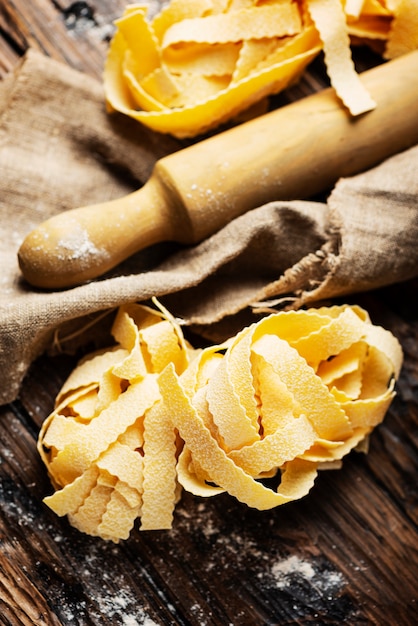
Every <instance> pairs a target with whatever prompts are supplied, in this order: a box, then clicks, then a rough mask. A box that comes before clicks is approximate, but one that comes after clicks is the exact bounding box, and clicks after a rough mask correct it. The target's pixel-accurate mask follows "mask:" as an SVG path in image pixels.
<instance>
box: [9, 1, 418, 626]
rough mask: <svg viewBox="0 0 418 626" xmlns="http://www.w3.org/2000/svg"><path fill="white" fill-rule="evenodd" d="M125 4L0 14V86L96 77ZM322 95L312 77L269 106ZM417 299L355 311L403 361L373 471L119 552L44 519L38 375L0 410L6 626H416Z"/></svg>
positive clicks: (233, 506) (348, 470) (201, 505)
mask: <svg viewBox="0 0 418 626" xmlns="http://www.w3.org/2000/svg"><path fill="white" fill-rule="evenodd" d="M76 4H77V5H78V7H76V6H75V5H76ZM124 4H125V3H124V2H122V1H121V0H107V1H101V2H96V3H95V5H94V6H93V3H91V5H86V4H85V3H74V4H73V7H72V10H70V8H71V7H70V3H66V2H64V1H62V0H60V1H55V2H53V1H52V0H36V1H31V2H28V1H27V0H4V1H3V2H2V3H1V5H0V74H1V75H4V74H5V73H7V72H8V71H9V70H10V69H11V68H13V66H14V65H15V64H16V62H17V60H18V59H19V57H20V56H21V55H22V54H23V52H24V51H25V50H26V49H27V47H28V46H33V47H35V48H37V49H40V50H43V51H44V52H46V53H47V54H50V55H51V56H54V57H55V58H57V59H60V60H63V61H65V62H66V63H69V64H70V65H72V66H74V67H76V68H79V69H83V70H84V71H85V72H87V73H88V74H90V75H92V76H96V77H97V76H100V74H101V71H102V63H103V59H104V55H105V50H106V45H107V40H108V37H109V32H111V28H112V26H111V23H112V20H113V19H114V18H115V17H117V16H118V15H119V14H120V12H121V10H122V8H123V5H124ZM76 8H77V11H76ZM80 11H81V13H80ZM83 11H84V12H83ZM77 16H78V17H77ZM325 82H326V79H325V78H324V75H323V73H321V65H320V64H317V65H315V66H314V68H313V70H312V72H311V73H309V74H308V75H307V76H306V77H305V78H304V80H303V81H302V83H301V84H300V85H298V86H297V87H295V88H293V89H292V90H290V91H289V92H287V93H286V94H284V95H282V96H279V97H277V98H276V99H275V102H276V103H280V102H283V101H286V99H292V98H296V97H299V96H301V95H305V93H307V92H309V91H310V90H311V91H313V90H315V89H317V88H318V87H319V86H321V85H322V84H324V83H325ZM417 286H418V283H417V281H410V282H408V283H405V284H402V285H396V286H393V287H391V288H387V289H383V290H380V291H377V292H375V293H373V294H364V295H362V296H361V297H358V298H353V299H352V301H355V302H358V303H359V304H361V305H362V306H364V307H365V308H367V310H368V311H369V312H370V314H371V316H372V319H373V321H374V322H375V323H378V324H381V325H383V326H385V327H386V328H388V329H390V330H391V331H392V332H393V333H394V334H395V335H396V336H398V338H399V339H400V341H401V343H402V346H403V349H404V353H405V363H404V367H403V370H402V374H401V377H400V380H399V383H398V386H397V391H398V395H397V397H396V399H395V401H394V402H393V404H392V406H391V408H390V410H389V412H388V415H387V416H386V418H385V420H384V422H383V424H382V425H380V426H379V427H378V428H377V429H376V430H375V432H374V433H373V435H372V437H371V442H370V451H369V454H368V455H367V456H366V455H363V454H357V453H352V454H351V455H350V456H349V457H348V458H347V459H346V461H345V462H344V466H343V468H342V469H341V470H339V471H334V472H327V473H325V472H324V473H322V474H321V475H320V477H319V479H318V480H317V482H316V485H315V487H314V489H313V490H312V492H311V493H310V495H309V496H308V497H306V498H305V499H303V500H302V501H300V502H295V503H292V504H289V505H286V506H285V507H280V508H278V509H275V510H273V511H266V512H258V511H254V510H251V509H249V508H247V507H245V506H244V505H241V504H239V503H237V502H236V501H235V500H233V499H232V498H231V497H230V496H228V495H221V496H217V497H216V498H212V499H209V500H202V499H199V498H195V497H193V496H190V495H188V494H186V495H184V496H183V498H182V500H181V502H180V503H179V505H178V507H177V509H176V513H175V522H174V527H173V529H172V530H171V531H160V532H141V531H139V530H134V531H133V533H132V536H131V538H130V539H129V540H128V541H126V542H123V543H120V544H117V545H116V544H109V543H105V542H103V541H101V540H99V539H96V538H92V537H87V536H84V535H82V534H80V533H79V532H78V531H76V530H75V529H73V528H71V527H70V526H69V524H68V522H67V521H66V519H60V518H57V517H56V516H55V515H54V514H53V513H52V512H51V511H49V509H47V507H46V506H44V505H43V504H42V498H43V497H44V496H45V495H47V494H49V493H51V486H50V484H49V480H48V478H47V476H46V472H45V468H44V467H43V465H42V463H41V461H40V459H39V457H38V454H37V451H36V439H37V435H38V431H39V428H40V426H41V424H42V421H43V420H44V418H45V417H46V416H47V415H48V414H49V412H50V411H51V409H52V407H53V402H54V398H55V395H56V393H57V392H58V390H59V388H60V387H61V385H62V383H63V381H64V380H65V378H66V376H67V375H68V374H69V372H70V371H71V370H72V368H73V367H74V365H75V362H76V361H75V358H73V357H67V356H65V357H64V356H60V357H54V358H49V357H47V356H44V357H42V358H41V359H39V360H38V361H36V362H35V363H34V364H33V366H32V368H31V370H30V372H29V374H28V376H27V378H26V380H25V383H24V385H23V387H22V390H21V393H20V396H19V398H18V400H17V401H16V402H14V403H13V404H11V405H8V406H5V407H2V408H1V409H0V542H1V550H0V624H2V625H7V626H20V625H24V626H26V625H32V624H36V625H38V624H45V625H48V626H49V625H51V626H55V625H61V626H73V625H80V626H88V625H90V624H91V625H97V626H99V625H100V626H115V625H119V624H120V625H122V626H136V625H144V626H152V624H161V625H167V626H168V625H170V626H171V625H183V626H186V625H187V626H189V625H192V626H195V625H196V626H212V625H215V626H217V625H220V626H224V625H225V626H227V625H233V626H254V625H256V626H258V625H269V626H273V625H274V626H275V625H289V624H295V625H296V624H297V625H299V624H300V625H302V624H312V625H315V626H320V625H323V624H348V625H350V626H351V625H362V624H365V625H376V626H384V625H386V624H388V625H391V626H392V625H393V626H409V625H411V626H412V625H413V624H415V623H416V616H417V600H418V593H417V588H416V580H417V577H418V487H417V474H418V452H417V446H418V307H417V304H416V293H417Z"/></svg>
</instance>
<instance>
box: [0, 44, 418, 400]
mask: <svg viewBox="0 0 418 626" xmlns="http://www.w3.org/2000/svg"><path fill="white" fill-rule="evenodd" d="M0 142H1V150H0V168H1V169H0V171H1V178H0V188H1V194H0V229H1V251H0V254H1V257H0V261H1V291H0V368H1V370H0V371H1V393H0V402H1V403H6V402H8V401H11V400H13V399H14V398H15V397H16V395H17V393H18V390H19V386H20V384H21V382H22V380H23V377H24V376H25V374H26V372H27V369H28V367H29V365H30V364H31V363H32V362H33V361H34V359H35V358H36V357H37V356H39V355H40V354H41V353H42V352H44V351H45V350H47V349H51V348H53V347H54V346H55V347H57V346H58V349H62V350H66V349H70V346H72V347H74V342H72V341H70V339H71V338H73V337H78V339H79V340H80V337H81V338H82V339H81V341H88V338H89V337H90V335H91V334H92V333H93V332H94V327H95V325H96V322H97V319H98V318H100V319H102V318H103V319H105V318H106V315H105V314H108V315H107V317H109V315H110V314H111V313H110V312H111V311H112V310H113V309H114V308H115V307H117V306H118V305H120V304H122V303H126V302H129V301H145V300H147V299H149V298H150V297H152V296H157V297H159V298H160V299H161V300H162V302H163V303H164V304H165V305H166V306H168V307H169V309H170V310H171V311H172V312H173V313H174V314H175V315H176V316H178V317H180V318H182V319H183V320H184V321H185V323H186V324H189V325H192V327H193V328H194V329H195V330H196V329H198V330H199V332H201V333H202V335H204V336H206V337H209V338H211V339H213V340H214V339H215V338H216V337H217V336H218V335H220V334H222V333H224V334H226V333H228V330H231V332H232V329H235V328H236V326H237V325H238V324H240V323H241V321H244V319H245V320H247V318H248V315H249V314H252V312H253V310H254V309H253V306H255V308H256V310H263V308H264V307H265V306H271V305H276V306H278V307H279V308H280V307H283V306H291V307H300V306H303V305H307V304H310V303H316V302H319V301H322V300H323V299H328V298H333V297H336V296H342V295H344V294H352V293H356V292H360V291H365V290H370V289H373V288H376V287H380V286H383V285H388V284H390V283H394V282H397V281H401V280H406V279H408V278H412V277H414V276H416V275H418V246H417V243H418V204H417V197H418V147H416V148H413V149H411V150H409V151H408V152H405V153H402V154H400V155H398V156H396V157H394V158H392V159H390V160H388V161H386V162H385V163H383V164H382V165H380V166H378V167H376V168H375V169H373V170H371V171H369V172H367V173H364V174H361V175H359V176H356V177H354V178H352V179H346V180H341V181H340V182H339V183H338V184H337V185H336V188H335V189H334V191H333V192H332V194H331V196H330V198H329V200H328V202H327V204H322V203H318V202H316V203H314V202H302V201H301V202H288V203H283V202H280V203H271V204H268V205H265V206H262V207H260V208H258V209H256V210H254V211H251V212H249V213H247V214H246V215H244V216H242V217H240V218H238V219H236V220H234V221H233V222H231V223H230V224H229V225H228V226H226V227H225V228H224V229H223V230H221V231H220V232H218V233H217V234H215V235H214V236H213V237H211V238H209V239H208V240H206V241H204V242H203V243H202V244H200V245H197V246H195V247H192V248H187V249H179V247H178V246H177V247H175V246H170V245H169V246H164V245H160V246H154V247H153V249H151V250H149V251H146V252H144V253H140V254H138V255H136V256H135V257H132V258H131V259H130V260H129V261H127V262H126V263H124V264H123V265H122V266H120V267H119V268H118V269H117V271H115V272H113V273H112V275H108V276H106V277H103V278H102V279H100V280H97V281H94V282H91V283H89V284H85V285H82V286H79V287H76V288H72V289H68V290H64V291H59V292H53V293H52V292H42V291H37V290H35V289H32V288H31V287H30V286H29V285H27V284H25V282H24V281H23V280H22V278H21V276H20V273H19V268H18V264H17V256H16V252H17V250H18V247H19V245H20V243H21V241H22V239H23V237H24V236H25V235H26V234H27V233H28V232H29V231H30V230H31V229H32V228H34V227H35V226H37V225H38V224H39V223H40V222H41V221H43V220H44V219H46V218H48V217H50V216H51V215H53V214H55V213H57V212H59V211H62V210H64V209H67V208H72V207H75V206H80V205H85V204H90V203H95V202H99V201H104V200H108V199H111V198H115V197H118V196H121V195H124V194H126V193H128V192H130V191H132V190H134V189H136V188H138V187H140V186H141V185H142V184H143V183H144V182H145V181H146V179H147V178H148V177H149V175H150V173H151V170H152V167H153V164H154V162H155V161H156V159H158V158H160V157H161V156H163V155H165V154H167V153H169V152H171V151H173V150H176V149H178V148H179V147H181V146H180V144H179V143H177V142H176V141H175V140H174V139H170V138H169V137H162V136H159V135H157V134H154V133H152V132H149V131H147V130H145V129H143V128H142V127H141V126H140V125H139V124H137V123H136V122H133V121H131V120H129V119H127V118H123V117H122V116H119V115H112V116H110V115H108V114H106V112H105V107H104V99H103V93H102V86H101V85H100V84H99V83H98V82H96V81H94V80H93V79H91V78H89V77H87V76H85V75H83V74H80V73H78V72H76V71H74V70H72V69H70V68H68V67H66V66H64V65H62V64H60V63H57V62H56V61H53V60H51V59H48V58H46V57H44V56H42V55H40V54H38V53H35V52H29V53H28V54H27V55H26V56H25V58H24V59H23V60H22V62H21V63H20V65H19V67H18V68H17V69H16V71H15V72H14V73H13V74H12V75H10V76H8V77H7V78H6V80H4V81H3V83H0ZM241 318H242V319H241ZM78 329H80V330H78ZM81 329H84V332H81ZM75 343H77V342H75Z"/></svg>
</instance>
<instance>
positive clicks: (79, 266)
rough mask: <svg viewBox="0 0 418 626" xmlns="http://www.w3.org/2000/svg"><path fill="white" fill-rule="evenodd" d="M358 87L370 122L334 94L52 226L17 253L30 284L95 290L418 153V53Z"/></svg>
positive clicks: (300, 104)
mask: <svg viewBox="0 0 418 626" xmlns="http://www.w3.org/2000/svg"><path fill="white" fill-rule="evenodd" d="M361 79H362V81H363V83H364V85H365V86H366V88H367V89H368V90H369V93H370V94H371V96H372V97H373V98H374V100H375V101H376V103H377V107H376V109H375V110H373V111H372V112H369V113H366V114H364V115H362V116H359V117H358V118H352V117H351V116H350V115H349V113H348V112H347V111H346V110H345V109H344V108H343V106H342V104H341V103H340V101H339V100H338V98H337V97H336V95H335V92H334V90H333V89H332V88H329V89H326V90H324V91H322V92H319V93H316V94H314V95H312V96H309V97H306V98H303V99H302V100H299V101H297V102H294V103H292V104H290V105H288V106H286V107H283V108H281V109H278V110H276V111H273V112H271V113H268V114H266V115H263V116H261V117H259V118H257V119H255V120H252V121H250V122H247V123H245V124H242V125H240V126H237V127H235V128H233V129H231V130H228V131H226V132H223V133H220V134H218V135H216V136H214V137H212V138H209V139H206V140H204V141H202V142H200V143H197V144H195V145H193V146H191V147H188V148H186V149H184V150H181V151H180V152H177V153H174V154H172V155H170V156H168V157H165V158H163V159H160V160H159V161H158V162H157V163H156V165H155V168H154V171H153V174H152V176H151V177H150V179H149V181H148V182H147V183H146V184H145V185H144V186H143V187H142V188H141V189H139V190H138V191H135V192H134V193H132V194H129V195H127V196H125V197H123V198H120V199H117V200H113V201H110V202H106V203H103V204H96V205H91V206H86V207H81V208H77V209H72V210H70V211H65V212H63V213H61V214H59V215H57V216H55V217H53V218H51V219H49V220H47V221H46V222H44V223H43V224H41V225H40V226H39V227H38V228H36V229H35V230H34V231H32V232H31V233H30V234H29V235H28V236H27V237H26V239H25V240H24V242H23V243H22V245H21V247H20V250H19V253H18V256H19V264H20V267H21V270H22V273H23V275H24V277H25V278H26V279H27V281H28V282H30V283H31V284H33V285H35V286H38V287H44V288H63V287H69V286H72V285H76V284H79V283H82V282H85V281H87V280H91V279H93V278H95V277H97V276H99V275H101V274H103V273H104V272H106V271H108V270H110V269H111V268H113V267H115V266H116V265H117V264H118V263H120V262H121V261H123V260H124V259H126V258H127V257H128V256H130V255H132V254H133V253H135V252H137V251H138V250H141V249H143V248H145V247H147V246H150V245H152V244H154V243H157V242H161V241H178V242H181V243H185V244H193V243H197V242H199V241H202V240H203V239H204V238H206V237H208V236H209V235H211V234H213V233H214V232H215V231H217V230H218V229H220V228H221V227H223V226H224V225H225V224H226V223H228V222H229V221H230V220H232V219H234V218H235V217H237V216H238V215H240V214H242V213H244V212H246V211H248V210H250V209H253V208H255V207H257V206H260V205H262V204H264V203H266V202H269V201H272V200H291V199H302V198H308V197H310V196H313V195H315V194H317V193H319V192H321V191H324V190H327V189H329V188H331V187H332V185H333V184H334V183H335V182H336V181H337V180H338V178H340V177H345V176H351V175H353V174H356V173H358V172H360V171H363V170H365V169H368V168H370V167H372V166H373V165H376V164H377V163H379V162H380V161H382V160H383V159H385V158H387V157H389V156H390V155H392V154H395V153H397V152H399V151H401V150H404V149H406V148H408V147H410V146H412V145H414V144H415V143H417V142H418V104H417V103H418V51H415V52H411V53H409V54H407V55H405V56H403V57H400V58H398V59H396V60H393V61H389V62H387V63H384V64H383V65H380V66H378V67H376V68H374V69H372V70H369V71H367V72H364V73H363V74H362V75H361ZM347 210H350V207H347Z"/></svg>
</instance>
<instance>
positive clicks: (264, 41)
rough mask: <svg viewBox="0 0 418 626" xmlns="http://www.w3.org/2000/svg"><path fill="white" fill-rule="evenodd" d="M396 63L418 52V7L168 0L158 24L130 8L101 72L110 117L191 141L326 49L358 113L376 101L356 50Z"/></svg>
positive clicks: (406, 1)
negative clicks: (358, 67)
mask: <svg viewBox="0 0 418 626" xmlns="http://www.w3.org/2000/svg"><path fill="white" fill-rule="evenodd" d="M352 41H354V42H355V43H362V44H364V43H365V44H367V45H370V46H371V47H373V48H375V49H377V50H378V51H379V53H381V54H382V55H383V56H384V57H385V58H387V59H390V58H394V57H396V56H399V55H401V54H404V53H406V52H408V51H411V50H414V49H415V48H417V47H418V0H346V2H341V0H297V1H293V0H193V1H191V0H172V1H171V2H170V3H169V4H168V5H167V6H165V7H164V8H163V9H162V10H161V12H160V13H158V14H157V15H156V16H155V17H154V18H153V19H148V18H147V7H146V6H145V5H141V4H136V5H135V4H134V5H129V6H128V7H127V8H126V10H125V12H124V14H123V15H122V17H121V18H120V19H118V20H117V21H116V33H115V35H114V36H113V38H112V41H111V44H110V48H109V51H108V56H107V61H106V65H105V70H104V87H105V94H106V100H107V103H108V106H109V110H113V109H114V110H117V111H120V112H122V113H124V114H126V115H129V116H131V117H133V118H135V119H137V120H138V121H140V122H142V123H143V124H146V125H147V126H149V127H151V128H153V129H154V130H156V131H160V132H163V133H171V134H172V135H175V136H177V137H193V136H196V135H198V134H200V133H203V132H206V131H208V130H210V129H212V128H215V127H217V126H219V125H220V124H221V123H224V122H226V121H227V120H230V119H231V118H234V117H236V116H237V115H238V114H239V113H241V112H243V111H245V110H247V109H249V108H250V107H252V105H254V104H255V103H259V102H261V101H262V100H263V99H264V98H265V97H266V96H268V95H271V94H274V93H278V92H280V91H282V90H283V89H285V88H286V87H288V86H289V85H291V84H292V83H294V82H295V81H297V80H298V79H299V77H300V75H301V74H302V72H303V71H304V69H305V68H306V66H307V65H308V64H309V63H310V62H311V61H312V60H313V59H314V58H315V57H316V56H317V54H318V53H319V52H320V51H321V50H323V51H324V55H325V63H326V65H327V71H328V75H329V78H330V81H331V84H332V85H333V87H334V88H335V90H336V92H337V94H338V96H339V97H340V99H341V101H342V103H343V104H344V105H345V106H346V107H347V109H348V110H349V112H350V113H351V114H352V115H359V114H361V113H364V112H366V111H370V110H371V109H373V108H374V107H375V103H374V101H373V100H372V98H371V97H370V95H369V94H368V92H367V91H366V89H365V88H364V86H363V84H362V82H361V80H360V78H359V76H358V75H357V73H356V71H355V68H354V64H353V61H352V58H351V50H350V43H351V42H352Z"/></svg>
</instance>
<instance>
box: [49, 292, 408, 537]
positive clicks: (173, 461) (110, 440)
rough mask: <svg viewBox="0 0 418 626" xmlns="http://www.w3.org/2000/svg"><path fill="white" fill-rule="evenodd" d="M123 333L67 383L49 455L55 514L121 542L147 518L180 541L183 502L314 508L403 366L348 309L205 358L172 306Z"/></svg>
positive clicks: (126, 320) (260, 329)
mask: <svg viewBox="0 0 418 626" xmlns="http://www.w3.org/2000/svg"><path fill="white" fill-rule="evenodd" d="M112 332H113V336H114V339H115V341H116V345H115V346H114V347H112V348H111V349H108V350H105V351H101V352H99V353H95V354H93V355H91V356H89V357H86V358H85V359H84V360H83V361H82V362H80V364H79V365H78V366H77V367H76V368H75V370H74V371H73V372H72V374H71V375H70V376H69V378H68V380H67V381H66V382H65V384H64V386H63V387H62V389H61V391H60V393H59V394H58V397H57V399H56V408H55V410H54V412H53V413H52V414H51V415H50V416H49V417H48V418H47V419H46V420H45V422H44V424H43V427H42V430H41V432H40V436H39V443H38V447H39V452H40V454H41V456H42V459H43V461H44V463H45V465H46V467H47V469H48V473H49V475H50V478H51V481H52V483H53V486H54V488H55V489H56V491H55V493H53V494H52V495H50V496H47V497H46V498H45V502H46V504H47V505H48V506H49V507H50V508H51V509H52V510H53V511H55V513H57V515H60V516H64V515H67V516H68V519H69V521H70V523H71V524H72V525H73V526H75V527H76V528H78V529H79V530H80V531H82V532H84V533H87V534H90V535H98V536H100V537H102V538H103V539H106V540H112V541H115V542H117V541H119V540H120V539H126V538H128V536H129V534H130V531H131V529H132V528H133V526H134V523H135V521H136V520H137V518H138V519H139V520H140V528H141V529H142V530H155V529H168V528H171V526H172V523H173V513H174V510H175V505H176V503H177V501H178V499H179V498H180V495H181V490H182V489H184V490H186V491H189V492H191V493H192V494H195V495H197V496H201V497H209V496H214V495H216V494H219V493H222V492H227V493H229V494H230V495H231V496H234V497H235V498H236V499H237V500H239V501H240V502H242V503H245V504H246V505H248V506H250V507H254V508H256V509H259V510H265V509H271V508H273V507H277V506H279V505H281V504H285V503H287V502H291V501H292V500H297V499H299V498H302V497H303V496H305V495H306V494H307V493H308V492H309V491H310V489H311V488H312V486H313V485H314V481H315V479H316V477H317V474H318V471H319V470H321V469H327V468H335V467H339V466H340V465H341V460H342V458H343V457H344V456H345V455H346V454H348V453H349V452H350V451H351V450H352V449H354V448H359V446H360V445H364V442H366V441H367V437H368V436H369V434H370V433H371V431H372V430H373V428H374V427H375V426H376V425H377V424H379V423H380V422H381V421H382V419H383V417H384V415H385V413H386V411H387V409H388V407H389V405H390V403H391V401H392V399H393V397H394V385H395V382H396V380H397V378H398V376H399V371H400V368H401V363H402V351H401V348H400V345H399V343H398V341H397V340H396V339H395V337H394V336H393V335H392V334H391V333H390V332H389V331H387V330H384V329H383V328H381V327H378V326H375V325H373V324H372V323H371V321H370V319H369V317H368V314H367V313H366V312H365V311H364V310H363V309H361V308H359V307H357V306H348V305H347V306H333V307H330V308H318V309H310V310H307V311H302V310H300V311H289V312H280V313H274V314H272V315H270V316H268V317H265V318H263V319H261V320H260V321H259V322H257V323H254V324H252V325H251V326H249V327H247V328H244V329H243V330H242V331H241V332H240V333H238V334H237V335H236V336H235V337H232V338H231V339H230V340H228V341H226V342H225V343H223V344H220V345H214V346H210V347H207V348H204V349H194V348H192V347H191V346H190V345H189V344H188V343H187V342H186V341H185V339H184V336H183V334H182V332H181V328H180V326H179V325H178V323H177V322H176V320H174V319H173V318H172V316H171V315H170V314H169V313H168V312H167V311H165V310H164V309H163V308H162V307H159V310H154V309H152V308H149V307H146V306H144V305H139V304H131V305H127V306H124V307H121V308H120V309H119V311H118V313H117V316H116V318H115V322H114V325H113V331H112ZM274 477H276V479H275V480H276V482H277V483H278V487H277V489H273V488H271V487H269V486H267V485H266V484H265V481H264V482H263V479H265V478H274Z"/></svg>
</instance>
